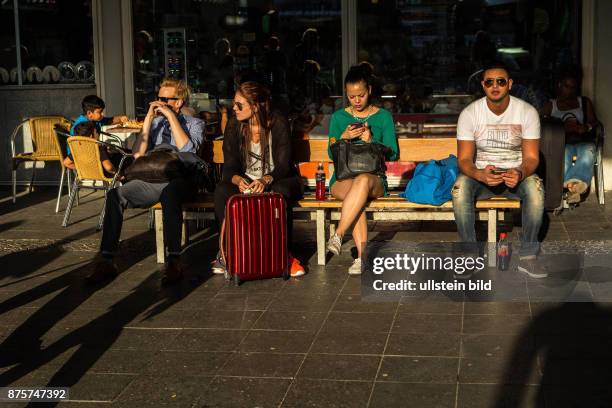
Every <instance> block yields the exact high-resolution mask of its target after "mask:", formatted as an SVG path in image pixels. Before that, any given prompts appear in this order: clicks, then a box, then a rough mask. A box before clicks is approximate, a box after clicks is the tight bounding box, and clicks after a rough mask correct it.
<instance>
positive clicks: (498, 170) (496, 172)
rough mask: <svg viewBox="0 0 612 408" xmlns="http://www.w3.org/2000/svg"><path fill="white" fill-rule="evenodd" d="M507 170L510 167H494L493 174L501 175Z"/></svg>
mask: <svg viewBox="0 0 612 408" xmlns="http://www.w3.org/2000/svg"><path fill="white" fill-rule="evenodd" d="M507 171H508V169H499V168H495V169H493V174H497V175H501V174H504V173H505V172H507Z"/></svg>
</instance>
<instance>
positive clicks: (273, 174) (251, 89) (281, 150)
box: [213, 82, 305, 277]
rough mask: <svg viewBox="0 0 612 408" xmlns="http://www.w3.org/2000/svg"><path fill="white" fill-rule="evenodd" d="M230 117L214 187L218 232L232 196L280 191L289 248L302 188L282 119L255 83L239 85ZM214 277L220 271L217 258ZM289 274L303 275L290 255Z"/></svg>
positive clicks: (220, 262)
mask: <svg viewBox="0 0 612 408" xmlns="http://www.w3.org/2000/svg"><path fill="white" fill-rule="evenodd" d="M233 109H234V115H233V116H232V117H231V118H230V119H229V122H228V124H227V127H226V128H225V133H224V137H223V158H224V163H223V174H222V179H221V181H220V182H219V184H217V186H216V188H215V213H216V217H217V223H218V225H219V228H223V221H224V218H225V205H226V203H227V200H228V199H229V198H230V197H231V196H232V195H234V194H239V193H244V192H245V191H247V190H248V191H250V192H252V193H261V192H264V191H272V192H276V193H280V194H281V195H282V196H283V197H284V198H285V200H286V201H287V237H288V243H287V244H288V247H289V248H290V249H291V242H292V236H293V234H292V231H293V217H292V211H291V208H292V206H293V205H292V204H293V203H294V202H296V201H298V200H299V199H300V198H302V194H303V186H302V181H301V179H300V177H299V176H298V174H297V170H296V168H295V166H294V164H293V158H292V152H291V138H290V135H289V124H288V122H287V119H286V118H285V117H284V116H282V115H280V114H278V113H276V112H271V110H270V91H269V90H268V88H266V87H265V86H263V85H261V84H259V83H256V82H244V83H242V84H240V85H239V87H238V90H237V91H236V95H235V96H234V105H233ZM213 272H214V273H224V272H225V265H224V264H223V260H222V259H221V258H220V256H217V260H216V261H215V262H214V265H213ZM290 273H291V276H293V277H297V276H301V275H304V273H305V271H304V268H303V267H302V265H300V263H299V261H298V260H297V259H295V258H294V257H293V256H292V257H291V262H290Z"/></svg>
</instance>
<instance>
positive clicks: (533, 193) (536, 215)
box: [452, 174, 544, 258]
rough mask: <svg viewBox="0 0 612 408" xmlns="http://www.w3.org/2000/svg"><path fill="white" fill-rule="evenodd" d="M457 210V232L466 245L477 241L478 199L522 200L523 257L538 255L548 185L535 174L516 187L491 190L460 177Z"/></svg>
mask: <svg viewBox="0 0 612 408" xmlns="http://www.w3.org/2000/svg"><path fill="white" fill-rule="evenodd" d="M452 195H453V211H454V213H455V221H456V222H457V232H459V237H460V238H461V241H462V242H476V228H475V225H474V223H475V221H476V212H475V209H474V203H475V201H476V200H484V199H487V198H491V197H494V196H502V197H508V198H514V199H517V198H518V199H520V200H521V211H522V214H521V215H522V224H523V228H522V230H523V236H522V237H521V250H520V252H519V255H520V257H521V258H523V257H531V256H535V255H537V253H538V251H539V249H540V244H539V242H538V233H539V232H540V227H541V225H542V218H543V216H544V186H543V184H542V179H540V178H539V177H538V176H537V175H535V174H533V175H531V176H529V177H527V178H526V179H525V180H523V181H521V182H520V183H519V185H518V186H516V187H515V188H508V187H506V185H505V184H502V185H499V186H495V187H489V186H487V185H486V184H483V183H481V182H479V181H476V180H474V179H473V178H470V177H467V176H465V175H463V174H460V175H459V177H457V181H455V185H454V186H453V191H452Z"/></svg>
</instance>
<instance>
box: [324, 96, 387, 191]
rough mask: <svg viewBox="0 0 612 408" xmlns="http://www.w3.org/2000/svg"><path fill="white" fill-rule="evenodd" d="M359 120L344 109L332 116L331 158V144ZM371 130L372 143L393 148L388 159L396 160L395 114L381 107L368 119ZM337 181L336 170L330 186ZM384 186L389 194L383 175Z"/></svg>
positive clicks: (330, 133)
mask: <svg viewBox="0 0 612 408" xmlns="http://www.w3.org/2000/svg"><path fill="white" fill-rule="evenodd" d="M356 121H357V120H356V119H355V118H354V117H353V115H351V114H350V113H348V112H347V111H346V110H344V109H340V110H337V111H336V112H334V114H333V115H332V117H331V121H330V123H329V140H328V143H327V152H328V154H329V158H330V159H331V158H332V154H331V145H332V144H333V143H335V142H336V141H338V140H340V139H341V138H342V132H344V130H345V129H346V127H347V126H348V125H350V124H351V123H355V122H356ZM367 123H368V126H369V127H370V131H371V132H372V143H380V144H383V145H385V146H387V147H389V148H390V149H391V152H392V153H391V157H389V158H388V160H396V159H397V155H398V152H399V148H398V146H397V137H396V136H395V124H394V123H393V116H392V115H391V113H390V112H389V111H388V110H385V109H382V108H380V109H379V110H378V112H376V113H375V114H373V115H372V116H370V117H369V118H368V120H367ZM335 181H336V172H335V171H334V174H332V177H331V179H330V180H329V188H330V189H331V186H332V185H333V184H334V182H335ZM382 182H383V186H384V188H385V195H387V178H386V177H382Z"/></svg>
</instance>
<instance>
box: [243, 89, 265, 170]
mask: <svg viewBox="0 0 612 408" xmlns="http://www.w3.org/2000/svg"><path fill="white" fill-rule="evenodd" d="M237 92H239V93H240V95H242V96H243V97H244V99H246V100H247V102H248V103H249V105H250V107H251V109H252V110H253V113H254V117H255V119H256V120H257V123H258V124H259V128H260V130H261V137H260V139H259V143H260V146H261V161H262V169H263V174H266V171H267V170H268V168H269V165H270V163H268V162H269V156H270V153H269V146H268V134H269V132H270V129H272V114H271V112H270V90H269V89H268V88H267V87H265V86H264V85H261V84H259V83H257V82H253V81H247V82H243V83H242V84H240V86H238V89H237ZM241 133H242V143H241V146H240V149H241V150H242V151H241V153H242V155H243V157H244V163H245V164H248V163H249V153H250V147H251V126H245V125H242V126H241Z"/></svg>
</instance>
